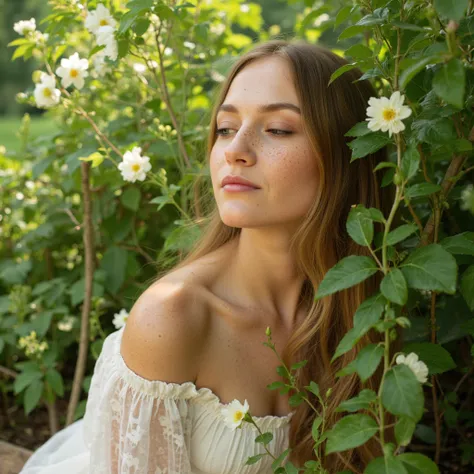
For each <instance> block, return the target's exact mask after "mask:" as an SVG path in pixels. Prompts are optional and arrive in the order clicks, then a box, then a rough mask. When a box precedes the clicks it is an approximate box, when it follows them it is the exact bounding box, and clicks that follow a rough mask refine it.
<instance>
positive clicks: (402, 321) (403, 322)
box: [396, 316, 411, 328]
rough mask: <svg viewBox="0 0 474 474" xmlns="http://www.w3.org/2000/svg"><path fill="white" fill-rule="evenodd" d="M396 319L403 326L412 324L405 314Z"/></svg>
mask: <svg viewBox="0 0 474 474" xmlns="http://www.w3.org/2000/svg"><path fill="white" fill-rule="evenodd" d="M396 321H397V324H398V325H399V326H401V327H402V328H409V327H410V326H411V323H410V320H409V319H408V318H405V317H404V316H401V317H400V318H397V319H396Z"/></svg>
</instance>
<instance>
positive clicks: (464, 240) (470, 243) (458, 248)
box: [439, 232, 474, 256]
mask: <svg viewBox="0 0 474 474" xmlns="http://www.w3.org/2000/svg"><path fill="white" fill-rule="evenodd" d="M439 244H440V245H441V246H442V247H443V248H444V250H447V251H448V252H449V253H451V254H453V255H471V256H474V232H462V233H461V234H457V235H453V236H451V237H446V238H444V239H443V240H442V241H441V242H440V243H439Z"/></svg>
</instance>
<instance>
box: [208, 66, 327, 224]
mask: <svg viewBox="0 0 474 474" xmlns="http://www.w3.org/2000/svg"><path fill="white" fill-rule="evenodd" d="M273 104H286V106H281V107H277V106H274V107H272V108H270V109H268V110H264V109H263V107H268V106H270V105H273ZM299 109H300V104H299V101H298V97H297V94H296V90H295V87H294V85H293V81H292V77H291V70H290V67H289V66H288V64H287V63H286V61H285V60H283V59H281V58H276V57H272V58H264V59H259V60H255V61H253V62H251V63H250V64H248V65H247V66H245V67H244V69H243V70H241V71H240V72H239V73H238V74H237V76H236V77H235V78H234V80H233V82H232V84H231V86H230V89H229V91H228V93H227V96H226V98H225V100H224V102H223V104H222V106H221V109H220V111H219V113H218V114H217V137H216V142H215V144H214V146H213V148H212V150H211V156H210V171H211V179H212V187H213V190H214V195H215V199H216V201H217V206H218V208H219V213H220V216H221V219H222V221H223V223H224V224H226V225H228V226H230V227H240V228H245V227H264V226H275V225H278V226H283V227H284V228H288V229H290V230H293V226H297V225H298V224H299V222H300V221H301V219H302V218H303V217H304V216H305V214H306V213H307V212H308V210H309V208H310V206H311V204H312V203H313V201H314V199H315V196H316V191H317V186H318V182H317V168H316V160H317V157H316V156H314V153H313V151H312V149H311V146H310V142H309V140H308V138H307V137H306V135H305V134H304V132H303V121H302V117H301V115H300V113H299V112H298V111H299ZM227 175H237V176H239V177H243V178H246V179H247V180H249V181H251V182H252V183H254V184H256V185H257V186H259V189H253V190H247V191H240V192H231V191H230V190H228V189H225V188H224V187H222V186H221V182H222V180H223V179H224V178H225V177H226V176H227Z"/></svg>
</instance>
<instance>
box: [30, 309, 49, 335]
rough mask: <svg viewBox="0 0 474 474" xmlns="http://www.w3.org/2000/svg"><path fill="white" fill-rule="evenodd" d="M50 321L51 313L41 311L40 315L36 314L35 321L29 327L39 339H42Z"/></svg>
mask: <svg viewBox="0 0 474 474" xmlns="http://www.w3.org/2000/svg"><path fill="white" fill-rule="evenodd" d="M52 319H53V312H52V311H43V312H42V313H39V314H37V315H36V317H35V319H33V320H32V321H31V326H32V328H33V330H34V331H36V333H37V334H38V336H39V337H43V336H44V335H45V334H46V333H47V332H48V329H49V327H50V325H51V320H52Z"/></svg>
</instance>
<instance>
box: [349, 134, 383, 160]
mask: <svg viewBox="0 0 474 474" xmlns="http://www.w3.org/2000/svg"><path fill="white" fill-rule="evenodd" d="M391 142H392V139H391V138H390V137H389V136H388V133H381V132H374V133H371V134H370V135H364V136H362V137H357V138H355V139H354V140H352V141H351V142H349V143H348V146H349V148H350V149H351V150H352V157H351V163H352V162H353V161H354V160H356V159H358V158H363V157H364V156H367V155H370V154H371V153H375V152H376V151H377V150H380V149H381V148H383V147H384V146H386V145H388V144H389V143H391Z"/></svg>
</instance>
